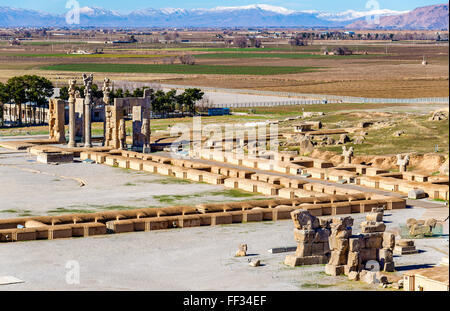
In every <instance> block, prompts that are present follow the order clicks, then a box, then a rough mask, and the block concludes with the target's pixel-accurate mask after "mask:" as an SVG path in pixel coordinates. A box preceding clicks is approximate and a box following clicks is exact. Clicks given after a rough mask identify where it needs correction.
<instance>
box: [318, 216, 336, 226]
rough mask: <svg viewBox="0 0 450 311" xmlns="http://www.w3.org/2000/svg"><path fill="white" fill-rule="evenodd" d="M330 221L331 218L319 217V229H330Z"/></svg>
mask: <svg viewBox="0 0 450 311" xmlns="http://www.w3.org/2000/svg"><path fill="white" fill-rule="evenodd" d="M332 221H333V219H332V218H326V217H321V218H319V225H320V227H321V228H324V229H330V224H331V222H332Z"/></svg>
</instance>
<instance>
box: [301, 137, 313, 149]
mask: <svg viewBox="0 0 450 311" xmlns="http://www.w3.org/2000/svg"><path fill="white" fill-rule="evenodd" d="M300 150H301V152H302V153H303V154H305V153H311V152H313V151H314V142H313V141H311V139H309V138H308V137H306V136H304V135H302V136H301V137H300Z"/></svg>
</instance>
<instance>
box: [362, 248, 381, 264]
mask: <svg viewBox="0 0 450 311" xmlns="http://www.w3.org/2000/svg"><path fill="white" fill-rule="evenodd" d="M359 255H360V257H361V261H362V262H367V261H369V260H377V249H376V248H362V249H360V250H359Z"/></svg>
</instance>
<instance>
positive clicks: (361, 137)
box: [353, 136, 366, 145]
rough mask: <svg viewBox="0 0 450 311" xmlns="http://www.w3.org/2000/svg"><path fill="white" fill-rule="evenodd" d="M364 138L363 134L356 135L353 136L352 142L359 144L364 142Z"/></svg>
mask: <svg viewBox="0 0 450 311" xmlns="http://www.w3.org/2000/svg"><path fill="white" fill-rule="evenodd" d="M365 140H366V139H365V138H364V136H356V137H355V139H354V141H353V143H354V144H355V145H361V144H364V141H365Z"/></svg>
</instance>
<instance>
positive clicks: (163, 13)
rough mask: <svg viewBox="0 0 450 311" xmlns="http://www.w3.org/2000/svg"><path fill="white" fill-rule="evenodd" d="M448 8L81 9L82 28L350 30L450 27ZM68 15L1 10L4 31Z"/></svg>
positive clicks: (56, 22)
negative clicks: (371, 20)
mask: <svg viewBox="0 0 450 311" xmlns="http://www.w3.org/2000/svg"><path fill="white" fill-rule="evenodd" d="M374 14H377V15H379V16H380V24H378V25H375V27H374V25H368V24H367V22H366V16H373V15H374ZM448 23H449V14H448V4H440V5H432V6H427V7H422V8H417V9H415V10H413V11H411V12H405V11H403V12H400V11H392V10H387V9H385V10H378V11H360V12H358V11H353V10H348V11H345V12H338V13H327V12H318V11H293V10H289V9H286V8H283V7H276V6H270V5H265V4H255V5H248V6H240V7H217V8H213V9H189V10H187V9H172V8H168V9H142V10H137V11H133V12H131V13H128V14H121V13H118V12H115V11H111V10H107V9H103V8H98V7H83V8H81V9H80V25H79V26H81V27H179V28H182V27H308V28H309V27H346V28H351V29H366V28H388V29H436V30H437V29H448ZM63 26H73V27H78V25H68V24H67V23H66V19H65V15H64V14H61V15H55V14H49V13H45V12H40V11H34V10H27V9H18V8H11V7H0V27H63Z"/></svg>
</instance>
